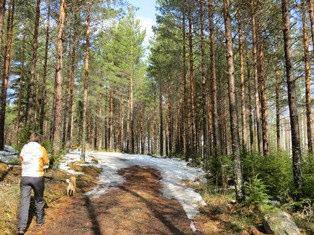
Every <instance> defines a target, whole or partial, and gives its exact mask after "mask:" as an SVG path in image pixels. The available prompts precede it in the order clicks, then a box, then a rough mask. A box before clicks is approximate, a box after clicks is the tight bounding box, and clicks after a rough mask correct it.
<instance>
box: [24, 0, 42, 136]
mask: <svg viewBox="0 0 314 235" xmlns="http://www.w3.org/2000/svg"><path fill="white" fill-rule="evenodd" d="M40 3H41V0H36V7H35V22H34V35H33V42H32V60H31V71H30V72H31V79H30V82H29V92H30V94H29V97H28V101H27V102H29V110H28V111H29V112H30V113H29V115H28V116H29V120H28V121H29V123H30V125H31V126H32V130H37V129H38V128H37V127H38V126H36V125H37V124H38V120H37V117H39V112H40V111H39V109H38V105H37V101H38V100H37V98H38V94H37V88H38V87H36V84H37V83H38V81H37V51H38V46H39V45H38V31H39V20H40Z"/></svg>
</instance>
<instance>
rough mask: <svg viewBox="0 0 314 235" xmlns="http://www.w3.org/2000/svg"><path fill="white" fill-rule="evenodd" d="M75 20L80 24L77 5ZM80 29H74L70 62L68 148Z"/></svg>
mask: <svg viewBox="0 0 314 235" xmlns="http://www.w3.org/2000/svg"><path fill="white" fill-rule="evenodd" d="M74 11H75V12H74V14H75V15H74V21H75V22H76V25H77V24H79V16H78V15H79V13H80V11H79V9H78V8H77V7H75V8H74ZM78 34H79V32H78V29H77V28H75V29H74V33H73V41H72V45H71V49H70V50H71V57H70V58H71V62H70V70H69V78H68V79H69V91H68V92H69V97H68V98H69V100H68V117H67V118H68V127H67V138H66V139H67V148H70V147H71V145H72V136H73V103H74V89H75V83H74V82H75V81H74V80H75V72H76V68H77V54H76V48H77V46H78Z"/></svg>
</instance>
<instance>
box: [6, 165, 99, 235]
mask: <svg viewBox="0 0 314 235" xmlns="http://www.w3.org/2000/svg"><path fill="white" fill-rule="evenodd" d="M80 164H81V163H74V164H73V167H74V168H75V170H79V171H81V172H84V173H85V174H84V175H80V176H78V177H77V189H78V192H79V193H83V192H86V191H88V190H90V188H91V187H93V186H94V185H95V184H96V183H97V179H98V175H99V174H100V173H101V169H99V168H96V167H93V166H80ZM20 174H21V167H19V166H14V167H13V168H12V169H10V170H9V171H8V166H7V165H6V164H3V163H0V179H1V178H2V176H4V179H3V180H2V181H0V201H1V203H0V215H1V219H0V234H1V235H2V234H14V233H16V225H17V213H18V208H19V197H20V189H19V187H20V186H19V181H20ZM69 176H70V175H69V174H67V173H65V172H63V171H60V170H57V169H51V170H48V172H46V174H45V200H46V202H47V205H48V206H49V207H53V206H54V205H55V204H57V202H58V201H59V200H62V198H65V197H66V187H67V183H66V181H65V180H66V179H67V178H69Z"/></svg>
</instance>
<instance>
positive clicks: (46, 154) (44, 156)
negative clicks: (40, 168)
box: [40, 147, 49, 165]
mask: <svg viewBox="0 0 314 235" xmlns="http://www.w3.org/2000/svg"><path fill="white" fill-rule="evenodd" d="M40 150H41V152H42V159H43V163H44V165H48V164H49V158H48V153H47V150H46V149H45V148H44V147H41V149H40Z"/></svg>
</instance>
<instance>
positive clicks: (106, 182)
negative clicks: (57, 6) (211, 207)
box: [60, 151, 205, 223]
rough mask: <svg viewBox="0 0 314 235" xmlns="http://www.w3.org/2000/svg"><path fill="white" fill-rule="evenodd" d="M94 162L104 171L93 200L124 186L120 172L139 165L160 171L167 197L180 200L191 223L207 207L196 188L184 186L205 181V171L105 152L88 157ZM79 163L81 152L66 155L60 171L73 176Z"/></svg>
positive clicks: (165, 160)
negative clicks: (72, 167)
mask: <svg viewBox="0 0 314 235" xmlns="http://www.w3.org/2000/svg"><path fill="white" fill-rule="evenodd" d="M92 158H96V159H97V160H98V162H99V163H98V164H97V165H98V167H101V168H102V169H103V171H102V173H101V175H100V178H99V183H98V186H97V187H96V188H95V189H93V190H92V191H90V192H88V193H87V195H89V196H91V197H99V196H100V195H102V194H105V193H106V192H107V191H108V190H109V188H110V187H113V186H117V185H121V184H123V182H124V179H123V177H122V176H120V175H119V174H118V173H117V172H118V171H119V170H120V169H123V168H128V167H131V166H136V165H137V166H141V167H151V168H154V169H156V170H158V171H160V173H161V176H162V180H161V182H162V184H163V189H162V193H163V195H164V196H165V197H167V198H174V199H176V200H177V201H178V202H179V203H180V204H181V205H182V207H183V209H184V210H185V212H186V214H187V217H188V218H189V219H193V218H194V217H195V216H196V215H197V214H198V207H199V206H200V205H205V202H204V200H203V199H202V197H201V195H200V194H198V193H196V192H195V191H194V190H193V189H192V188H188V187H187V186H186V185H185V184H184V182H183V181H184V180H191V181H195V180H198V179H203V176H204V171H203V170H201V169H199V168H192V167H189V166H187V164H186V162H184V161H181V160H177V159H169V158H154V157H151V156H146V155H130V154H122V153H105V152H90V153H88V154H87V157H86V161H87V162H88V163H91V162H92V161H91V160H92ZM79 159H80V153H79V152H78V151H77V152H71V153H69V154H67V155H66V157H65V160H64V162H62V163H61V164H60V168H61V169H63V170H66V171H68V172H69V173H71V174H72V173H73V171H72V170H70V168H69V167H68V164H69V163H71V162H74V161H78V160H79ZM192 223H193V222H192Z"/></svg>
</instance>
